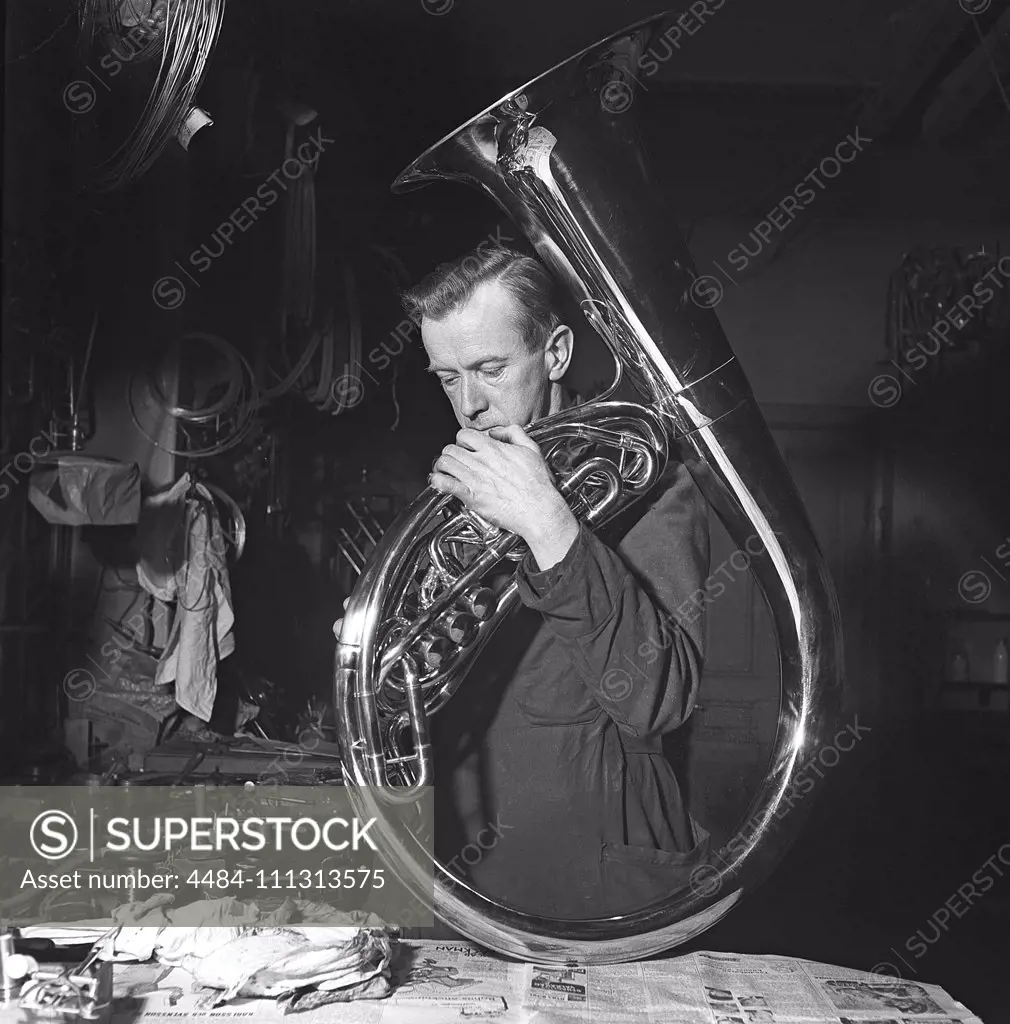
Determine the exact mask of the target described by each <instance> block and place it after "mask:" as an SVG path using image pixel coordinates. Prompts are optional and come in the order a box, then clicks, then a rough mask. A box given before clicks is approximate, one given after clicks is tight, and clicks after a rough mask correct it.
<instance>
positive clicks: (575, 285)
mask: <svg viewBox="0 0 1010 1024" xmlns="http://www.w3.org/2000/svg"><path fill="white" fill-rule="evenodd" d="M663 21H664V19H663V16H658V17H655V18H651V19H648V20H646V21H643V22H640V23H638V24H636V25H633V26H631V27H630V28H628V29H625V30H623V31H622V32H619V33H617V34H615V35H614V36H611V37H610V38H608V39H606V40H603V41H602V42H600V43H597V44H596V45H594V46H591V47H589V48H588V49H586V50H584V51H583V52H581V53H579V54H577V55H576V56H574V57H572V58H570V59H569V60H567V61H565V62H564V63H562V64H559V65H558V66H557V67H555V68H553V69H552V70H550V71H548V72H546V73H545V74H543V75H541V76H540V77H539V78H537V79H535V80H534V81H532V82H530V83H529V84H528V85H526V86H524V87H522V88H521V89H518V90H516V91H514V92H512V93H510V94H508V95H507V96H505V97H504V98H503V99H502V100H500V101H499V102H498V103H496V104H494V105H493V106H491V107H489V108H488V109H487V110H485V111H483V112H482V113H480V114H478V115H477V116H476V117H474V118H473V119H472V120H470V121H468V122H467V123H466V124H465V125H463V126H462V127H461V128H459V129H458V130H457V131H455V132H453V133H452V134H451V135H448V136H446V137H445V138H444V139H443V140H442V141H441V142H439V143H437V144H436V145H435V146H433V147H432V148H431V149H429V150H428V151H427V152H426V153H424V154H423V155H422V156H421V157H419V158H418V159H417V160H416V161H415V162H414V163H413V164H411V165H410V167H409V168H408V169H407V170H405V171H404V172H403V173H402V174H401V175H400V176H399V177H398V178H397V180H396V182H395V184H394V190H395V191H402V190H406V189H410V188H413V187H415V186H418V185H422V184H424V183H426V182H430V181H440V180H448V181H465V182H467V183H468V184H471V185H473V186H475V187H476V188H478V189H480V190H481V191H483V192H484V193H485V194H487V195H488V196H490V198H492V199H493V200H494V201H495V202H496V203H497V204H498V205H499V206H500V207H501V208H502V209H504V210H505V211H506V212H507V213H508V214H509V215H510V216H511V217H512V219H513V220H514V221H515V222H516V223H517V224H518V225H519V227H520V228H521V229H522V231H523V232H524V233H525V235H526V236H527V238H528V239H529V240H530V242H531V243H532V244H533V246H534V247H535V249H536V251H537V253H538V255H539V256H540V258H541V259H542V260H543V262H544V263H545V264H546V265H547V266H548V267H549V268H550V269H551V271H552V272H553V273H554V274H556V275H557V276H558V278H559V279H560V280H561V281H562V282H563V283H564V284H565V285H566V286H567V287H568V289H569V290H570V291H571V293H572V294H573V296H574V297H575V298H576V299H577V300H578V301H579V302H580V304H581V308H582V310H583V312H584V313H585V315H586V317H587V319H588V320H589V322H590V323H591V325H592V326H593V327H594V328H595V330H596V331H597V333H599V334H600V335H601V336H602V337H603V338H604V340H605V341H606V342H607V344H608V345H609V347H610V349H611V350H612V353H613V355H614V358H615V363H616V366H617V371H616V375H615V379H614V382H613V384H612V385H611V387H610V388H609V389H608V390H607V391H606V393H605V394H603V395H602V396H600V397H599V398H598V399H595V400H593V401H591V402H590V403H588V404H585V405H582V406H579V407H577V408H575V409H573V410H569V411H565V412H562V413H559V414H556V415H554V416H551V417H548V418H546V419H544V420H541V421H540V422H538V423H537V424H536V425H535V427H534V428H533V430H532V431H531V435H532V436H533V438H534V439H535V440H536V441H537V442H538V443H539V444H540V446H541V450H542V451H543V452H544V455H545V458H546V459H547V461H548V464H549V465H551V467H552V468H553V469H555V470H556V471H557V472H558V474H559V478H560V481H561V482H560V484H559V486H560V490H561V492H562V493H563V494H564V495H566V497H568V498H569V500H570V502H571V504H572V507H573V509H574V510H575V511H576V514H577V515H578V516H579V517H580V518H582V519H583V520H584V521H586V522H588V523H589V524H590V525H591V526H593V527H597V526H600V525H602V524H603V523H605V522H606V521H607V520H608V519H610V518H611V517H612V516H613V515H615V514H616V513H617V512H619V511H620V510H621V509H623V508H625V507H627V505H628V504H629V503H631V502H633V501H635V500H637V499H638V498H639V497H640V496H641V495H643V494H644V493H645V492H646V491H647V490H648V489H649V487H650V486H651V485H652V484H653V483H654V482H655V481H656V480H657V479H658V478H659V476H660V475H661V474H662V472H663V469H664V467H665V465H666V463H667V460H668V458H669V456H670V453H671V452H676V453H677V457H678V458H680V459H681V460H682V461H683V462H684V463H685V464H686V465H687V467H688V469H689V470H690V471H691V473H692V475H693V477H694V479H695V481H696V483H697V484H698V486H699V488H700V489H701V491H702V493H703V494H704V495H705V497H706V499H707V500H708V502H709V503H710V505H711V506H712V507H713V508H714V509H715V510H716V511H717V513H718V514H719V516H720V518H721V519H722V521H723V523H724V524H725V526H726V528H727V530H728V531H729V533H730V535H731V536H732V537H733V538H734V540H735V541H736V542H737V544H738V545H740V546H743V545H744V543H745V541H746V543H747V548H746V550H747V551H748V552H749V553H751V554H753V547H758V548H759V553H758V554H757V555H756V556H755V557H754V560H753V562H752V571H754V573H755V575H756V577H757V579H758V582H759V584H760V586H761V588H762V591H763V593H764V595H765V597H766V600H767V602H768V604H769V606H770V610H771V613H772V618H773V622H774V624H775V630H776V634H777V638H778V645H779V652H780V660H781V667H782V698H781V706H780V713H779V724H778V731H777V736H776V740H775V746H774V751H773V754H772V759H771V765H770V768H769V771H768V774H767V777H766V778H765V780H764V782H763V784H762V786H761V788H760V790H759V791H758V793H757V794H756V796H755V797H754V799H753V802H752V805H751V807H750V811H749V814H748V817H747V819H746V825H745V826H744V827H741V829H740V830H739V831H738V833H737V835H736V836H735V837H734V838H733V839H731V840H730V841H729V842H728V843H727V844H726V846H725V847H724V848H723V849H722V850H713V851H712V852H711V855H710V858H709V861H708V863H706V864H704V865H702V866H701V868H700V869H696V871H695V874H694V876H693V878H692V882H693V884H692V885H690V886H688V887H685V888H683V889H681V890H678V891H675V892H671V893H670V894H669V896H668V897H667V898H665V899H664V900H663V901H661V902H660V903H657V904H656V905H653V906H649V907H646V908H643V909H641V910H639V911H636V912H634V913H629V914H624V915H621V916H618V917H612V918H609V919H606V920H590V921H556V920H548V919H544V918H539V917H536V916H532V915H528V914H523V913H518V912H516V911H514V910H512V909H510V908H508V907H506V906H503V905H502V904H500V903H498V902H496V901H494V900H492V899H489V898H488V897H486V896H484V895H482V894H481V893H479V892H476V891H475V890H473V889H472V888H470V887H469V886H468V885H466V884H465V883H463V882H461V881H459V880H456V879H455V878H454V877H453V876H452V875H451V874H450V873H449V872H447V871H446V870H445V869H444V868H443V867H442V866H441V865H439V864H437V863H436V865H435V898H434V912H435V914H436V915H437V916H438V917H439V918H440V919H441V920H443V921H444V922H445V923H446V924H448V925H449V926H451V927H452V928H454V929H456V930H457V931H459V932H462V933H463V934H465V935H468V936H470V937H471V938H473V939H474V940H475V941H477V942H479V943H481V944H483V945H485V946H487V947H489V948H491V949H494V950H498V951H499V952H502V953H505V954H507V955H511V956H516V957H519V958H522V959H527V960H533V961H538V962H555V963H556V962H563V961H565V960H568V959H573V958H574V959H577V960H579V961H581V962H583V963H603V962H610V963H613V962H620V961H625V960H635V959H640V958H642V957H646V956H649V955H652V954H654V953H657V952H660V951H662V950H664V949H668V948H670V947H672V946H675V945H678V944H679V943H682V942H685V941H687V940H688V939H691V938H693V937H694V936H696V935H697V934H699V933H700V932H702V931H703V930H705V929H706V928H708V927H710V926H711V925H713V924H714V923H715V922H716V921H717V920H719V918H721V917H722V916H723V915H724V914H725V913H726V912H727V911H728V910H729V909H730V908H731V907H732V906H733V905H734V904H735V903H736V902H737V900H738V899H739V898H740V896H741V894H742V892H743V891H744V889H746V888H748V887H750V886H751V885H753V884H754V883H755V882H756V881H757V880H759V879H760V878H761V877H763V876H764V875H765V874H766V873H767V872H768V871H769V870H770V869H771V867H772V865H773V863H774V862H775V861H776V860H777V859H778V858H779V857H780V856H781V854H782V853H783V852H784V849H785V846H786V845H787V843H788V841H789V839H790V838H791V837H792V836H794V835H795V833H796V831H797V829H798V826H799V823H800V820H801V818H802V817H803V814H802V810H803V809H802V808H801V809H797V811H792V810H789V809H788V808H787V810H788V813H785V814H783V813H782V811H783V807H784V804H783V797H784V795H785V794H786V793H787V792H788V791H789V789H790V786H791V785H792V783H793V780H794V778H795V776H796V774H797V772H798V771H799V770H800V767H801V765H802V764H803V762H804V761H805V760H806V759H807V758H808V757H809V756H810V754H811V752H814V751H816V750H817V748H818V747H819V746H820V745H821V744H823V743H824V742H825V737H826V736H828V735H829V732H830V729H831V725H832V721H833V718H834V716H835V715H836V712H837V708H838V704H839V698H840V688H841V676H842V664H841V632H840V625H839V614H838V607H837V601H836V597H835V594H834V589H833V586H832V583H831V580H830V578H829V576H828V573H827V570H826V568H825V566H824V562H823V559H822V556H821V553H820V550H819V547H818V544H817V541H816V539H815V537H814V534H813V531H812V529H811V526H810V523H809V521H808V519H807V516H806V513H805V510H804V508H803V505H802V503H801V501H800V499H799V497H798V495H797V494H796V491H795V488H794V486H793V483H792V481H791V479H790V476H789V473H788V470H787V469H786V467H785V464H784V463H783V461H782V458H781V456H780V454H779V452H778V449H777V447H776V445H775V442H774V440H773V439H772V437H771V435H770V433H769V431H768V428H767V426H766V424H765V422H764V420H763V418H762V416H761V413H760V411H759V409H758V407H757V404H756V403H755V400H754V397H753V395H752V393H751V390H750V386H749V384H748V382H747V380H746V378H745V376H744V374H743V371H742V370H741V368H740V365H739V364H738V362H737V361H736V359H735V357H734V355H733V352H732V350H731V349H730V347H729V344H728V342H727V340H726V338H725V336H724V334H723V331H722V329H721V327H720V324H719V321H718V320H717V318H716V316H715V313H714V312H713V310H712V309H711V308H708V307H707V305H706V304H704V303H701V302H699V301H698V299H697V295H696V291H697V289H696V288H695V287H693V286H694V283H695V282H694V274H693V271H692V263H691V259H690V256H689V253H688V250H687V248H686V246H685V244H684V241H683V240H682V238H681V237H680V234H679V232H678V230H677V227H676V221H675V220H674V218H673V216H672V214H671V213H670V211H669V210H668V209H667V208H666V204H665V201H664V198H665V197H664V196H663V194H662V192H661V191H660V190H659V189H658V188H657V187H656V186H655V185H654V184H653V183H652V182H651V181H650V179H649V172H648V168H647V166H646V163H645V160H644V156H643V152H642V148H641V146H640V145H639V144H638V142H637V140H636V137H635V134H634V129H633V122H632V114H631V112H630V111H629V110H627V109H626V108H625V109H623V110H617V109H616V105H615V104H614V103H613V102H606V101H607V100H608V99H612V97H613V95H614V90H615V84H616V85H620V87H621V88H628V82H629V76H628V68H629V66H631V64H630V63H629V61H630V62H633V61H634V58H635V56H636V55H640V54H642V53H643V52H644V49H645V47H646V46H647V45H648V43H649V41H650V39H652V38H654V37H655V35H656V34H658V32H659V31H661V29H662V27H663ZM630 81H631V82H632V83H633V82H634V79H633V78H631V79H630ZM621 382H628V383H630V385H631V386H632V387H633V388H634V390H635V392H637V396H638V399H639V400H638V402H637V403H631V402H625V401H618V400H617V399H616V398H615V397H614V395H615V392H616V389H617V387H618V385H619V384H620V383H621ZM754 539H757V540H758V541H759V543H758V544H757V545H753V543H752V542H753V540H754ZM524 551H525V547H524V545H523V544H522V542H521V541H520V540H519V538H517V537H515V536H514V535H510V534H508V533H504V532H502V531H500V530H497V529H495V528H494V527H492V526H490V525H489V524H488V523H486V522H484V521H483V520H482V519H480V517H478V516H476V515H475V514H473V513H471V512H469V511H468V510H466V509H465V508H464V507H463V506H462V505H461V504H460V503H459V502H458V501H456V500H455V499H453V498H451V497H449V496H445V495H442V494H440V493H439V492H437V491H435V490H433V489H428V490H426V491H424V492H423V493H422V494H421V495H420V496H419V497H418V498H417V499H416V500H415V501H414V503H413V504H412V505H410V506H409V507H408V508H407V509H406V510H405V511H404V513H403V514H402V515H401V516H400V518H399V519H398V520H397V521H396V522H395V523H394V524H393V525H392V526H391V527H390V529H389V530H388V531H387V533H386V534H385V535H384V537H383V538H382V540H381V542H380V544H379V545H378V547H377V549H376V551H375V552H374V553H373V555H372V557H371V558H370V560H369V562H368V564H367V566H366V567H365V570H364V572H363V574H362V575H361V577H360V579H359V581H358V584H357V586H356V588H355V590H354V593H353V595H352V596H351V598H350V600H349V602H348V604H347V608H346V611H345V617H344V620H343V627H342V631H341V634H340V640H339V643H338V646H337V655H336V669H335V704H336V708H337V716H338V722H339V731H340V739H341V747H342V753H343V757H344V761H345V764H344V768H345V773H346V778H347V781H348V783H349V784H351V786H352V792H353V793H356V794H357V795H354V796H353V799H355V800H356V801H359V803H360V807H359V808H357V809H358V810H360V813H362V814H370V815H372V814H376V813H380V814H381V809H382V803H383V802H385V801H388V802H390V803H402V802H410V801H413V800H414V799H415V797H416V795H417V793H418V791H419V790H420V788H421V787H424V786H428V785H431V784H432V782H433V781H434V780H433V779H432V769H431V748H430V741H429V736H428V717H429V716H430V715H432V714H434V713H435V712H437V711H438V710H439V708H441V707H442V706H443V705H444V704H445V702H446V701H448V700H449V698H450V697H452V696H453V694H454V693H455V692H456V690H457V689H458V688H459V686H460V684H461V683H462V681H463V679H464V677H465V674H466V672H467V670H468V669H469V667H470V666H471V665H472V663H473V659H474V657H475V655H476V654H477V653H478V652H479V651H480V649H481V648H482V647H483V646H484V644H485V643H486V642H487V640H488V638H489V637H490V635H491V634H492V633H493V632H494V630H495V629H496V628H497V627H498V625H499V624H500V623H501V622H502V621H503V619H504V618H505V616H507V615H508V614H509V612H510V611H511V610H512V609H513V608H514V607H515V606H516V604H517V601H518V598H517V592H516V584H515V581H514V578H513V580H512V582H511V583H510V584H509V585H508V586H506V587H505V588H504V589H503V590H502V589H499V590H497V591H496V590H494V589H492V588H491V587H489V586H488V578H489V576H490V574H491V572H492V571H493V570H496V569H497V571H498V572H499V573H500V572H501V570H502V566H503V565H506V566H507V563H509V562H510V561H511V562H516V561H517V560H518V559H519V558H521V556H522V554H523V553H524ZM459 699H465V696H464V697H461V698H459ZM357 787H368V788H367V789H366V788H361V789H358V788H357ZM777 812H778V813H777ZM776 818H778V819H780V820H778V821H776ZM773 827H774V835H773V834H772V829H773ZM373 834H374V833H373ZM381 835H382V841H383V844H384V850H383V852H384V856H385V857H386V859H387V861H388V863H389V864H390V866H391V868H392V869H393V870H394V871H395V872H396V874H397V875H398V876H399V877H400V878H401V880H402V881H403V882H404V884H405V885H407V887H408V888H410V889H411V891H412V892H413V893H414V895H416V896H417V898H418V899H420V900H423V899H424V893H425V888H426V886H425V871H427V872H428V875H427V877H428V882H427V889H428V892H429V896H428V900H429V901H430V898H431V897H430V887H431V882H430V877H431V875H430V872H431V860H430V858H429V859H428V861H427V863H424V859H425V858H424V855H423V854H420V852H419V849H420V848H419V845H418V844H417V843H416V842H415V841H414V840H413V839H412V837H411V836H410V835H405V834H403V832H402V831H401V832H397V831H396V830H395V829H393V828H392V826H390V827H388V828H387V829H386V830H385V831H383V832H382V833H381Z"/></svg>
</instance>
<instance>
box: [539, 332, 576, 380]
mask: <svg viewBox="0 0 1010 1024" xmlns="http://www.w3.org/2000/svg"><path fill="white" fill-rule="evenodd" d="M574 351H575V335H574V334H573V333H572V329H571V328H570V327H568V326H566V325H565V324H559V325H558V326H557V327H555V328H554V330H553V331H552V332H551V336H550V338H548V340H547V347H546V349H545V350H544V359H545V361H546V363H547V377H548V379H549V380H550V381H551V382H557V381H559V380H561V378H562V377H564V375H565V374H566V373H567V372H568V366H569V364H570V363H571V361H572V354H573V353H574Z"/></svg>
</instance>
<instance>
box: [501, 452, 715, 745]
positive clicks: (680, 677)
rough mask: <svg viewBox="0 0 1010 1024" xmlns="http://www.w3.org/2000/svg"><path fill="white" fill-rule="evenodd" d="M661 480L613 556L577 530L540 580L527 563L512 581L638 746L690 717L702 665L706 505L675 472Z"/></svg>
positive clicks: (684, 475)
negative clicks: (562, 554)
mask: <svg viewBox="0 0 1010 1024" xmlns="http://www.w3.org/2000/svg"><path fill="white" fill-rule="evenodd" d="M671 478H672V479H671ZM664 479H665V480H666V481H667V486H666V487H665V489H664V488H662V486H661V487H660V488H659V490H660V491H661V493H660V496H659V497H658V499H654V504H653V505H652V507H651V508H649V509H648V511H647V512H646V513H645V514H644V515H643V516H642V517H641V518H640V519H639V520H638V522H637V523H636V524H635V525H634V526H633V527H632V528H631V529H630V530H629V531H628V533H627V534H626V535H625V536H624V538H623V540H622V541H621V542H620V544H619V545H618V546H617V549H616V551H615V550H612V549H611V548H609V547H608V546H607V545H606V544H604V543H603V542H602V541H601V540H600V539H599V538H598V537H597V536H595V535H594V534H593V533H592V532H590V531H589V530H588V529H587V528H586V527H585V526H584V525H583V526H582V527H581V528H580V530H579V534H578V536H577V538H576V539H575V541H574V542H573V544H572V546H571V548H570V549H569V550H568V552H567V553H566V555H565V557H564V558H563V559H562V560H561V562H559V563H558V564H557V565H555V566H552V567H551V568H550V569H547V570H545V571H543V572H538V571H536V563H535V562H534V561H533V559H532V557H531V556H527V558H526V559H525V560H524V561H523V563H522V564H521V566H520V571H519V574H518V581H519V594H520V598H521V600H522V602H523V604H524V605H525V606H526V607H527V608H531V609H533V610H534V611H537V612H539V613H540V614H541V615H542V616H543V619H544V621H545V622H546V624H547V626H548V627H549V628H550V630H551V631H552V632H553V634H554V636H555V637H556V639H557V642H558V643H560V644H561V645H563V647H564V648H565V650H566V652H567V653H568V655H569V656H570V658H571V660H572V664H573V665H574V667H575V669H576V671H577V672H578V673H579V675H580V676H581V678H582V679H583V681H584V682H585V684H586V686H587V687H588V688H589V689H590V691H591V692H592V694H593V696H594V697H595V699H596V701H597V702H598V703H599V705H600V707H601V708H602V709H603V710H604V711H605V712H606V713H607V714H608V715H609V716H610V717H611V718H612V719H613V720H614V722H616V723H617V725H618V726H619V727H620V728H621V729H622V730H623V731H625V732H627V733H630V734H631V735H633V736H636V737H639V738H641V739H645V740H648V739H654V738H655V737H657V736H659V735H661V734H662V733H665V732H669V731H670V730H672V729H675V728H677V727H678V726H679V725H681V724H682V723H683V722H684V721H685V720H686V719H687V717H688V716H689V715H690V713H691V710H692V708H693V707H694V701H695V697H696V695H697V691H698V684H699V681H700V678H701V671H702V663H703V658H704V636H705V618H704V600H703V595H704V590H703V586H704V580H705V576H706V574H707V573H708V562H709V539H708V519H707V512H706V506H705V504H704V501H703V500H702V498H701V495H700V494H699V493H698V491H697V489H696V487H695V485H694V482H693V481H692V479H691V477H690V474H689V473H688V472H687V469H686V468H685V467H684V466H683V465H681V464H676V465H675V466H674V467H672V469H671V470H670V471H668V475H667V477H665V478H664Z"/></svg>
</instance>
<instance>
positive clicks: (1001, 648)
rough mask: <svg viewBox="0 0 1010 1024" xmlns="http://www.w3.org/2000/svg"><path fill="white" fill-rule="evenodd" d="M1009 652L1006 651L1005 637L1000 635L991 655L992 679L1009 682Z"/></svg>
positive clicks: (1003, 682) (998, 681)
mask: <svg viewBox="0 0 1010 1024" xmlns="http://www.w3.org/2000/svg"><path fill="white" fill-rule="evenodd" d="M1008 663H1010V652H1008V651H1007V645H1006V637H1002V636H1001V637H1000V638H999V642H998V643H997V644H996V650H995V651H994V652H993V656H992V681H993V682H994V683H1002V684H1003V685H1004V686H1005V685H1007V683H1010V664H1008Z"/></svg>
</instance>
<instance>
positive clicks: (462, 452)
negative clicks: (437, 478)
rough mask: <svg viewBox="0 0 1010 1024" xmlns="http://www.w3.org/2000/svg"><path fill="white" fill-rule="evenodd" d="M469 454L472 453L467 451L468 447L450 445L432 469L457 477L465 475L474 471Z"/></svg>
mask: <svg viewBox="0 0 1010 1024" xmlns="http://www.w3.org/2000/svg"><path fill="white" fill-rule="evenodd" d="M469 455H470V453H469V452H467V451H466V449H464V448H457V447H456V446H455V445H450V446H449V447H447V448H446V450H445V451H444V452H442V454H441V455H439V457H438V458H437V459H436V460H435V464H434V466H432V469H435V470H438V471H439V472H440V473H446V474H448V475H450V476H454V477H457V478H461V477H465V476H467V475H468V474H469V473H470V472H472V468H471V465H470V462H469V458H468V457H469Z"/></svg>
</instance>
